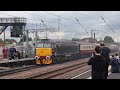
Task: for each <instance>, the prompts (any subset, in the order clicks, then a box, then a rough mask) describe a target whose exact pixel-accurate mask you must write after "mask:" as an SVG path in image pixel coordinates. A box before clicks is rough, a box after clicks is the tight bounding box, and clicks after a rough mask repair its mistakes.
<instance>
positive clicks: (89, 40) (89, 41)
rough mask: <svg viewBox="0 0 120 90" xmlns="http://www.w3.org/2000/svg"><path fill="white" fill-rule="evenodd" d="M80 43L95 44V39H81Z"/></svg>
mask: <svg viewBox="0 0 120 90" xmlns="http://www.w3.org/2000/svg"><path fill="white" fill-rule="evenodd" d="M80 41H81V42H86V43H96V42H97V39H93V38H83V39H80Z"/></svg>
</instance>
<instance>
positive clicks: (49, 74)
mask: <svg viewBox="0 0 120 90" xmlns="http://www.w3.org/2000/svg"><path fill="white" fill-rule="evenodd" d="M112 54H115V53H112ZM85 65H87V62H82V63H79V64H75V65H72V66H67V67H63V68H60V69H57V70H53V71H48V72H44V73H41V74H36V75H32V76H30V77H27V78H25V79H50V78H54V77H56V76H59V75H62V74H65V73H67V72H70V71H73V70H75V69H78V68H81V67H83V66H85ZM40 67H42V66H36V65H30V66H25V67H20V68H15V69H10V70H1V71H0V76H1V77H2V76H6V75H11V74H14V73H18V72H22V71H27V70H31V69H35V68H40Z"/></svg>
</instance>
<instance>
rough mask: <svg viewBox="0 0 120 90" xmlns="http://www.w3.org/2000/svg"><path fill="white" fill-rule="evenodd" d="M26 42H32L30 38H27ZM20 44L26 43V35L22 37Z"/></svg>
mask: <svg viewBox="0 0 120 90" xmlns="http://www.w3.org/2000/svg"><path fill="white" fill-rule="evenodd" d="M28 41H32V38H31V37H28ZM20 42H26V35H24V36H23V37H22V38H21V39H20Z"/></svg>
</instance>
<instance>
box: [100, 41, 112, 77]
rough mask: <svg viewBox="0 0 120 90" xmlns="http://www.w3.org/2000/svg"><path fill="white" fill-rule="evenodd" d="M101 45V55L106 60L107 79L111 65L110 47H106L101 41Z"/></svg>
mask: <svg viewBox="0 0 120 90" xmlns="http://www.w3.org/2000/svg"><path fill="white" fill-rule="evenodd" d="M100 46H101V50H102V52H101V55H102V56H103V57H104V58H105V60H106V74H105V76H106V79H107V77H108V67H109V63H110V57H109V54H110V49H109V48H108V47H106V46H105V44H104V43H101V44H100Z"/></svg>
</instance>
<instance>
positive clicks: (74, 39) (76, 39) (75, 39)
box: [72, 38, 80, 41]
mask: <svg viewBox="0 0 120 90" xmlns="http://www.w3.org/2000/svg"><path fill="white" fill-rule="evenodd" d="M79 40H80V39H78V38H72V41H79Z"/></svg>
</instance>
